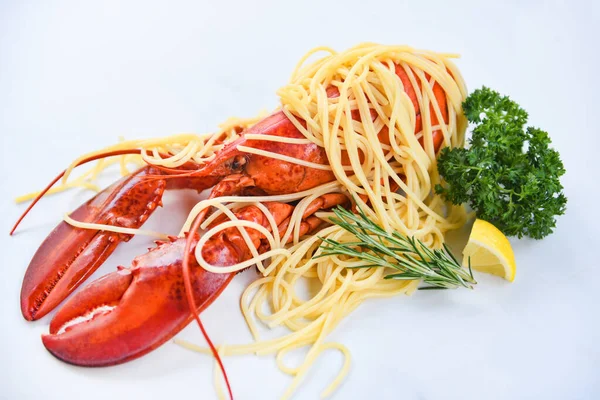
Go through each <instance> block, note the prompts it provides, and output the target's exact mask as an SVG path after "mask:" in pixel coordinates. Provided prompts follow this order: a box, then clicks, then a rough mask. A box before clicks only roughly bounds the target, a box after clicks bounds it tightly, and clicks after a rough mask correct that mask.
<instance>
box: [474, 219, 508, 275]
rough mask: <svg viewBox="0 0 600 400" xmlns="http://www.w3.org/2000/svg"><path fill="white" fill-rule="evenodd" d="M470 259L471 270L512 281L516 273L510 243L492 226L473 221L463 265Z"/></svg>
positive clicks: (480, 221)
mask: <svg viewBox="0 0 600 400" xmlns="http://www.w3.org/2000/svg"><path fill="white" fill-rule="evenodd" d="M469 257H470V259H471V268H473V269H474V270H476V271H480V272H485V273H488V274H492V275H497V276H499V277H502V278H504V279H506V280H507V281H510V282H512V281H514V280H515V274H516V272H517V265H516V263H515V254H514V253H513V249H512V247H511V245H510V242H509V241H508V239H507V238H506V236H504V234H503V233H502V232H500V230H499V229H498V228H496V227H495V226H494V225H492V224H490V223H489V222H487V221H483V220H481V219H477V220H475V223H474V224H473V230H471V235H470V236H469V241H468V242H467V245H466V247H465V249H464V250H463V265H464V266H467V265H468V263H469Z"/></svg>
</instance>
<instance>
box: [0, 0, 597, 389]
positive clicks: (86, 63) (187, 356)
mask: <svg viewBox="0 0 600 400" xmlns="http://www.w3.org/2000/svg"><path fill="white" fill-rule="evenodd" d="M167 3H169V5H167ZM599 16H600V7H599V6H598V4H597V2H596V4H594V2H593V1H591V0H590V1H587V2H582V1H579V2H575V1H516V0H515V1H495V2H492V3H488V4H480V3H476V2H472V3H470V2H460V1H442V0H440V1H428V2H425V1H415V0H412V1H401V0H390V1H365V0H358V1H354V0H346V1H344V2H326V1H295V2H286V1H267V0H253V1H238V2H234V1H201V2H189V3H182V2H177V1H174V2H164V3H162V4H159V3H157V2H148V1H139V2H121V1H101V2H98V1H96V2H75V1H74V2H66V1H64V2H60V1H59V2H50V1H47V2H33V1H14V2H7V1H0V137H1V140H2V141H1V151H2V155H1V161H0V162H1V165H2V169H1V171H2V172H1V174H2V179H1V181H0V185H1V186H0V188H1V194H2V196H1V197H0V215H1V226H0V232H3V235H4V236H2V240H1V241H0V246H1V250H0V251H1V253H0V254H2V278H0V310H1V312H2V314H1V315H0V317H1V322H0V325H1V329H0V363H1V364H0V367H1V369H2V371H1V373H0V397H1V398H6V399H33V398H45V399H64V400H66V399H79V398H86V399H101V398H102V399H105V398H142V397H141V396H143V398H147V399H150V398H153V399H154V398H156V399H166V398H169V399H178V398H181V399H185V398H197V399H198V398H200V399H211V398H214V397H215V395H214V391H213V387H212V367H213V364H212V361H211V360H210V359H209V358H208V357H206V356H201V355H198V354H195V353H192V352H188V351H186V350H183V349H181V348H179V347H177V346H176V345H174V344H171V343H168V344H166V345H164V346H162V347H161V348H159V349H158V350H156V351H154V352H152V353H151V354H149V355H147V356H145V357H143V358H141V359H139V360H136V361H133V362H130V363H128V364H125V365H122V366H117V367H111V368H101V369H85V368H78V367H73V366H69V365H66V364H64V363H62V362H60V361H58V360H56V359H54V358H53V357H52V356H51V355H50V354H49V353H48V352H47V351H46V350H45V349H44V347H43V346H42V343H41V341H40V334H41V333H43V332H46V331H47V327H48V322H49V318H48V317H46V318H44V319H42V320H41V321H38V322H34V323H28V322H25V321H24V320H23V318H22V317H21V313H20V309H19V302H18V300H19V291H20V286H21V279H22V277H23V274H24V271H25V268H26V267H27V264H28V262H29V260H30V258H31V256H32V255H33V253H34V252H35V249H36V248H37V246H38V245H39V244H40V243H41V241H42V240H43V238H44V237H45V236H46V235H47V233H48V232H49V231H50V230H51V229H52V228H53V227H54V226H55V225H56V223H57V222H58V221H59V220H60V218H61V216H62V214H63V213H64V212H66V211H69V210H72V209H73V208H74V207H75V206H77V205H78V204H79V203H81V202H82V201H83V200H85V199H86V198H87V197H89V196H90V193H89V192H83V191H79V192H78V191H71V192H69V193H66V194H63V195H60V196H53V197H48V198H46V199H44V200H43V201H42V202H41V203H40V204H39V206H38V207H36V208H35V209H34V211H33V213H32V214H31V215H30V216H29V217H28V218H27V219H26V220H25V221H24V223H23V224H22V225H21V227H20V228H19V230H18V234H16V235H15V236H13V237H9V236H8V234H7V233H8V231H9V228H10V226H11V225H12V223H13V222H14V221H15V220H16V218H17V217H18V215H19V214H20V213H21V211H22V210H23V209H24V206H23V205H15V204H14V203H13V199H14V198H15V197H16V196H17V195H20V194H22V193H25V192H28V191H31V190H34V189H38V188H41V187H43V186H44V185H45V184H46V183H47V182H48V181H49V180H50V179H51V178H52V177H54V175H55V174H56V173H57V172H58V171H60V170H62V169H63V168H64V167H65V166H66V165H67V164H68V163H69V162H70V161H71V160H72V159H73V158H74V157H76V156H78V155H79V154H81V153H84V152H87V151H90V150H93V149H97V148H100V147H103V146H106V145H109V144H112V143H114V142H115V141H116V140H117V139H118V137H119V136H120V135H123V136H125V137H127V138H142V137H151V136H158V135H166V134H171V133H179V132H190V131H191V132H207V131H211V130H213V129H214V128H215V126H216V125H217V124H218V123H219V122H221V121H223V120H224V119H226V118H227V117H228V116H231V115H237V116H251V115H254V114H255V113H257V112H258V111H260V110H263V109H272V108H274V107H275V106H276V105H277V98H276V96H275V91H276V89H277V88H278V87H279V86H281V85H283V84H284V83H285V82H286V81H287V79H288V77H289V74H290V73H291V71H292V68H293V67H294V65H295V63H296V61H297V60H298V59H299V58H300V57H301V56H302V55H303V54H304V53H305V52H306V51H307V50H309V49H310V48H312V47H314V46H317V45H328V46H332V47H334V48H337V49H340V50H341V49H345V48H348V47H350V46H352V45H355V44H357V43H359V42H362V41H376V42H383V43H390V44H405V43H406V44H410V45H412V46H415V47H422V48H428V49H432V50H437V51H446V52H458V53H461V54H462V56H463V57H462V59H460V60H459V61H458V65H459V67H460V68H461V70H462V72H463V75H464V77H465V79H466V81H467V84H468V86H469V88H471V89H474V88H477V87H479V86H481V85H483V84H485V85H488V86H490V87H492V88H495V89H496V90H498V91H500V92H502V93H506V94H510V95H511V96H512V97H513V98H514V99H515V100H517V101H518V102H519V103H520V104H521V105H523V106H524V107H525V108H526V109H527V110H528V111H529V113H530V122H531V124H533V125H536V126H540V127H542V128H544V129H546V130H548V131H549V132H550V134H551V136H552V138H553V141H554V145H555V146H556V148H558V149H559V150H560V152H561V154H562V158H563V160H564V163H565V165H566V168H567V174H566V175H565V177H564V185H565V192H566V195H567V196H568V198H569V205H568V211H567V214H566V215H565V216H564V217H561V218H560V220H559V223H558V228H557V231H556V233H555V234H554V235H552V236H550V237H548V238H546V239H545V240H543V241H532V240H520V241H517V240H514V241H513V242H512V243H513V245H514V249H515V253H516V257H517V261H518V272H517V279H516V281H515V282H514V284H508V283H505V282H504V281H502V280H500V279H496V278H492V277H483V276H479V277H478V278H479V281H480V284H479V285H478V286H477V288H476V290H474V291H467V290H456V291H446V292H418V293H416V294H415V295H414V296H412V297H410V298H406V297H397V298H393V299H385V300H373V301H369V302H368V303H367V304H364V305H363V306H361V307H360V308H359V309H358V310H357V311H356V312H355V313H354V314H353V315H352V316H351V317H350V318H348V319H347V320H346V321H345V322H344V323H342V324H341V325H340V326H339V327H338V328H337V330H336V331H335V332H334V333H333V334H332V335H331V337H330V339H331V340H335V341H339V342H342V343H344V344H346V345H347V346H348V347H349V348H350V350H351V351H352V356H353V363H352V369H351V372H350V376H349V377H348V379H347V380H346V381H345V383H344V384H343V386H342V387H341V388H340V390H339V391H338V392H337V393H336V395H335V396H334V398H336V399H362V398H370V399H409V400H413V399H415V400H416V399H428V400H442V399H533V398H540V399H541V398H543V399H594V398H595V399H597V398H599V397H600V379H599V376H600V350H599V349H600V346H599V345H598V339H600V326H599V318H600V312H599V308H598V305H599V301H600V294H599V293H600V288H599V285H600V284H599V282H600V280H599V278H600V274H599V272H598V268H599V263H598V230H597V228H596V224H597V221H598V217H599V213H598V208H597V198H595V194H596V193H598V189H597V187H598V185H599V180H598V172H600V171H599V168H598V162H599V161H598V157H597V155H596V152H597V149H598V145H599V140H598V135H599V134H600V132H598V124H597V117H596V116H597V115H598V112H599V111H598V109H599V107H600V102H599V100H598V92H599V91H600V85H599V81H598V72H597V69H598V66H599V62H600V57H599V56H598V39H599V38H600V30H599V28H598V24H599V23H600V18H599ZM115 177H116V175H110V176H108V177H107V178H106V180H105V183H108V182H109V181H110V180H112V179H114V178H115ZM195 198H196V197H195V195H194V194H193V193H184V194H182V193H178V194H170V195H168V196H167V199H166V207H165V209H163V210H160V211H159V212H157V213H156V214H155V215H154V216H153V217H152V218H151V220H150V221H149V222H148V224H147V225H146V226H147V227H149V228H154V229H160V230H163V231H167V232H173V233H175V232H177V230H178V229H179V225H180V224H181V223H182V221H183V219H184V218H185V215H186V212H187V211H188V210H189V208H190V207H191V205H192V204H193V202H194V200H195ZM148 243H149V239H147V238H142V237H138V238H135V239H134V240H132V241H131V242H130V243H128V244H126V245H123V246H121V247H120V248H119V249H118V250H117V251H116V252H115V253H114V255H113V256H112V257H111V258H109V260H108V261H107V262H106V263H105V264H104V265H103V266H102V268H101V269H100V270H99V271H98V272H97V273H96V275H95V277H97V276H100V275H102V274H105V273H106V272H109V271H113V270H114V268H115V267H116V266H117V265H119V264H127V263H128V262H129V261H130V260H131V259H132V258H133V257H134V256H135V255H136V254H140V253H142V252H144V251H145V248H146V247H147V246H148ZM253 278H254V276H253V274H252V273H246V274H243V275H240V276H238V277H237V278H236V279H235V280H234V282H233V283H232V284H231V285H230V287H229V288H228V289H227V290H226V291H225V293H224V294H223V295H222V296H221V298H219V299H218V301H217V302H216V303H215V304H214V305H213V306H212V307H211V308H210V309H209V310H208V311H206V312H205V313H204V314H203V319H204V321H205V324H206V326H207V328H208V330H209V331H210V333H211V335H212V337H213V338H214V339H215V341H216V342H219V343H245V342H248V341H249V340H250V335H249V333H248V332H247V330H246V328H245V326H244V323H243V320H242V318H241V316H240V312H239V308H238V299H239V295H240V293H241V291H242V289H243V287H244V286H245V285H246V284H247V283H248V282H249V281H250V280H251V279H253ZM179 337H184V338H187V339H189V340H193V341H196V342H198V343H202V339H201V336H200V333H199V332H198V329H197V327H196V326H193V325H190V326H189V327H188V328H187V329H186V330H184V331H183V332H182V333H181V334H180V335H179ZM297 359H298V358H297V357H296V359H295V361H297ZM293 361H294V359H293V358H292V360H290V363H292V362H293ZM225 363H226V366H227V369H228V372H229V375H230V378H231V381H232V384H233V390H234V393H235V394H236V398H237V399H275V398H278V396H280V395H281V394H282V393H283V392H284V390H285V388H286V386H287V385H288V384H289V383H290V381H291V378H290V377H289V376H286V375H284V374H283V373H281V372H279V370H277V368H276V366H275V363H274V359H273V357H271V356H267V357H255V356H247V357H236V358H227V359H226V360H225ZM340 365H341V357H340V356H339V355H338V354H336V353H335V352H332V353H327V354H325V355H324V356H323V357H321V358H320V359H319V360H318V363H317V364H316V367H315V368H314V369H313V370H311V372H310V374H309V376H308V377H307V379H306V381H305V383H304V385H303V386H301V388H300V391H299V392H298V393H297V395H296V397H295V398H297V399H314V398H317V397H318V395H319V393H320V392H321V390H322V389H323V388H324V387H325V386H326V385H327V383H328V382H329V380H330V379H331V378H332V377H333V376H334V375H335V374H336V373H337V370H338V368H339V366H340Z"/></svg>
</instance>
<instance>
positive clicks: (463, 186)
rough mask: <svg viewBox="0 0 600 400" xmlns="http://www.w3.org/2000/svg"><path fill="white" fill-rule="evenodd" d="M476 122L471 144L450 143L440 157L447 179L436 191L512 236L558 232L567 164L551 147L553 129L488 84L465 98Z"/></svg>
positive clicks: (467, 111)
mask: <svg viewBox="0 0 600 400" xmlns="http://www.w3.org/2000/svg"><path fill="white" fill-rule="evenodd" d="M463 110H464V113H465V116H466V117H467V119H468V120H469V122H470V123H471V124H473V125H474V126H475V127H474V129H473V132H472V133H473V134H472V137H471V139H470V140H469V148H467V149H464V148H455V149H450V148H445V149H443V150H442V151H441V152H440V156H439V158H438V169H439V172H440V175H441V176H442V177H443V179H444V184H443V185H436V188H435V190H436V192H437V193H439V194H441V195H442V196H443V197H444V198H445V199H446V200H447V201H450V202H452V203H454V204H463V203H468V204H469V205H470V206H471V208H473V210H475V212H476V214H477V218H480V219H484V220H486V221H489V222H490V223H492V224H493V225H495V226H496V227H497V228H498V229H500V230H501V231H502V232H504V234H506V235H507V236H518V237H519V238H521V237H523V236H529V237H532V238H534V239H541V238H543V237H545V236H547V235H549V234H550V233H552V232H553V230H554V228H555V226H556V216H558V215H562V214H564V213H565V210H566V204H567V198H566V197H565V195H564V194H563V192H562V190H563V186H562V184H561V183H560V179H559V178H560V177H561V176H562V175H564V173H565V168H564V165H563V163H562V161H561V160H560V155H559V154H558V152H557V151H556V150H554V149H552V148H550V144H551V141H550V137H549V136H548V133H547V132H545V131H542V130H541V129H538V128H532V127H527V128H525V124H526V123H527V117H528V115H527V112H526V111H525V110H523V109H522V108H521V107H520V106H519V105H518V104H517V103H515V102H514V101H512V100H510V98H509V97H507V96H501V95H500V94H499V93H497V92H495V91H493V90H490V89H488V88H486V87H483V88H481V89H478V90H476V91H474V92H473V93H472V94H471V95H469V96H468V97H467V99H466V100H465V102H464V103H463Z"/></svg>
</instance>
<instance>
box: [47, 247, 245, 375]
mask: <svg viewBox="0 0 600 400" xmlns="http://www.w3.org/2000/svg"><path fill="white" fill-rule="evenodd" d="M185 240H186V239H185V238H179V239H174V241H172V242H163V243H160V244H159V245H158V247H156V248H154V249H151V250H150V251H149V252H148V253H146V254H144V255H141V256H138V257H137V258H135V259H134V261H133V263H132V266H131V268H122V269H120V270H119V271H116V272H113V273H110V274H108V275H106V276H104V277H102V278H100V279H98V280H96V281H94V282H92V283H91V284H90V285H88V286H87V287H85V288H84V289H83V290H81V291H79V292H78V293H76V294H75V295H74V296H73V297H72V298H70V299H69V300H68V301H67V302H66V303H65V305H64V306H63V307H62V308H61V309H60V310H59V311H58V313H57V314H56V315H55V316H54V318H53V319H52V321H51V323H50V334H48V335H43V336H42V341H43V343H44V346H46V348H47V349H48V350H49V351H50V352H51V353H52V354H53V355H54V356H56V357H57V358H59V359H61V360H63V361H66V362H68V363H71V364H76V365H82V366H108V365H114V364H119V363H123V362H126V361H128V360H131V359H134V358H137V357H139V356H142V355H144V354H146V353H148V352H149V351H152V350H153V349H155V348H156V347H158V346H160V345H161V344H162V343H164V342H165V341H167V340H168V339H170V338H171V337H172V336H173V335H175V334H176V333H177V332H179V331H180V330H181V329H183V328H184V327H185V326H186V325H187V324H188V323H189V322H190V321H191V319H192V316H191V314H190V310H189V307H188V303H187V299H186V296H185V289H184V283H183V277H182V271H181V265H182V258H183V253H184V247H185ZM196 243H197V238H195V240H194V244H193V248H195V245H196ZM227 250H229V254H230V255H232V256H233V255H234V253H236V250H235V249H234V248H231V249H221V251H220V252H219V254H220V256H221V258H222V257H223V256H224V255H225V254H224V253H225V252H227ZM235 257H237V255H235ZM191 259H192V262H191V264H190V272H191V277H192V284H193V287H194V292H195V293H194V296H195V300H196V304H197V305H198V307H199V310H198V311H199V312H200V311H202V310H203V309H204V308H206V307H208V306H209V305H210V304H211V303H212V302H213V300H214V299H216V298H217V296H218V295H219V294H220V293H221V291H222V290H223V289H225V287H226V286H227V284H228V283H229V282H230V281H231V279H232V278H233V276H234V274H214V273H210V272H207V271H206V270H204V269H203V268H200V267H199V266H198V264H196V263H195V261H194V260H195V259H194V257H191ZM221 261H223V260H221ZM233 262H234V260H233V259H232V260H231V263H233Z"/></svg>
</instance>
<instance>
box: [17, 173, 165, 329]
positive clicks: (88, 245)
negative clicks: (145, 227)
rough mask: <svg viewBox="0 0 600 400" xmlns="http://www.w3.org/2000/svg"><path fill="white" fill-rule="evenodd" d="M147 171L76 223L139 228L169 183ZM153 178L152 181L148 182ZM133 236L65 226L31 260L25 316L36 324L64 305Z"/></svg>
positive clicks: (82, 210) (77, 215) (115, 188)
mask: <svg viewBox="0 0 600 400" xmlns="http://www.w3.org/2000/svg"><path fill="white" fill-rule="evenodd" d="M157 174H159V172H158V171H156V170H154V169H152V168H151V167H144V168H141V169H139V170H138V171H136V172H134V173H133V174H131V175H129V176H126V177H124V178H123V179H121V180H120V181H118V182H116V183H114V184H113V185H111V186H109V187H108V188H106V189H104V190H103V191H102V192H100V193H98V194H97V195H96V196H94V197H93V198H92V199H91V200H89V201H88V202H86V203H85V204H83V205H82V206H81V207H79V208H78V209H77V210H75V211H74V212H73V213H72V214H71V217H72V218H73V219H75V220H77V221H83V222H89V223H100V224H110V225H117V226H122V227H127V228H138V227H139V226H141V225H142V224H143V223H144V222H145V220H146V219H147V218H148V217H149V216H150V214H151V213H152V212H153V211H154V209H155V208H156V206H157V205H159V204H160V201H161V198H162V194H163V192H164V190H165V186H166V183H165V181H164V180H163V179H160V178H156V175H157ZM149 175H153V176H154V177H152V178H147V179H144V178H146V177H148V176H149ZM130 238H131V235H126V234H119V233H113V232H106V231H98V230H90V229H80V228H75V227H73V226H71V225H69V224H67V223H66V222H64V221H63V222H61V223H60V224H59V225H58V226H57V227H56V228H55V229H54V230H53V231H52V232H51V233H50V235H48V237H47V238H46V240H44V242H43V243H42V245H41V246H40V248H39V249H38V250H37V252H36V253H35V255H34V256H33V258H32V260H31V262H30V264H29V267H28V268H27V272H26V273H25V277H24V279H23V285H22V287H21V312H22V313H23V317H25V319H27V320H30V321H32V320H36V319H39V318H41V317H43V316H44V315H46V314H47V313H48V312H50V311H51V310H52V309H54V308H55V307H56V306H57V305H58V304H59V303H60V302H61V301H62V300H64V299H65V298H66V297H67V296H68V295H69V294H70V293H71V292H72V291H73V290H75V288H77V287H78V286H79V285H80V284H81V283H82V282H83V281H84V280H85V279H86V278H87V277H88V276H90V275H91V274H92V273H93V272H94V271H95V270H96V269H97V268H98V267H99V266H100V265H101V264H102V263H103V262H104V261H105V260H106V259H107V258H108V256H109V255H110V254H111V253H112V252H113V250H114V249H115V248H116V247H117V245H118V244H119V242H121V241H122V240H125V241H127V240H129V239H130Z"/></svg>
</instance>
